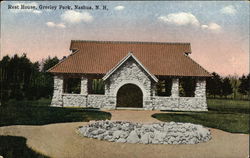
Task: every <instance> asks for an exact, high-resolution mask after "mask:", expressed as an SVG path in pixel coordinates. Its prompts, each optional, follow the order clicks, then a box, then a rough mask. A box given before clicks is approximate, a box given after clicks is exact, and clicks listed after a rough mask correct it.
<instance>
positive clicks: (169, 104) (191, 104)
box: [152, 96, 207, 111]
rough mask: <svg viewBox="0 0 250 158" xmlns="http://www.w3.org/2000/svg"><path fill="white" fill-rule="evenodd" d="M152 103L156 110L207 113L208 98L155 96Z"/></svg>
mask: <svg viewBox="0 0 250 158" xmlns="http://www.w3.org/2000/svg"><path fill="white" fill-rule="evenodd" d="M152 102H153V104H152V109H154V110H177V111H207V103H206V98H195V97H178V98H173V97H162V96H155V97H152Z"/></svg>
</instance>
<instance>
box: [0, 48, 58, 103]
mask: <svg viewBox="0 0 250 158" xmlns="http://www.w3.org/2000/svg"><path fill="white" fill-rule="evenodd" d="M58 62H59V60H58V58H57V57H54V58H50V57H49V58H47V59H46V60H45V62H44V63H42V64H43V67H42V69H41V71H40V64H39V62H34V63H33V62H31V61H30V60H29V58H28V57H27V56H26V54H25V53H23V54H22V55H21V56H19V55H17V54H15V55H14V56H12V57H9V56H8V55H7V56H4V57H3V58H2V60H1V61H0V75H1V76H0V83H1V91H0V96H1V103H2V104H4V102H6V101H7V100H8V99H17V100H21V99H38V98H40V97H49V96H51V95H52V92H53V77H52V74H49V73H48V72H46V70H48V69H49V68H50V67H52V66H54V65H55V64H57V63H58Z"/></svg>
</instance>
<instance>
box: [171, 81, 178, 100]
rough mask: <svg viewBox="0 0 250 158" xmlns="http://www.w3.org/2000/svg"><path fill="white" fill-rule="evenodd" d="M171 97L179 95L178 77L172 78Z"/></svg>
mask: <svg viewBox="0 0 250 158" xmlns="http://www.w3.org/2000/svg"><path fill="white" fill-rule="evenodd" d="M171 97H179V79H178V78H173V80H172V90H171Z"/></svg>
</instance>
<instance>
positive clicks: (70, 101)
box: [62, 94, 87, 107]
mask: <svg viewBox="0 0 250 158" xmlns="http://www.w3.org/2000/svg"><path fill="white" fill-rule="evenodd" d="M62 98H63V104H62V106H63V107H86V106H87V104H86V103H87V96H86V95H81V94H63V95H62Z"/></svg>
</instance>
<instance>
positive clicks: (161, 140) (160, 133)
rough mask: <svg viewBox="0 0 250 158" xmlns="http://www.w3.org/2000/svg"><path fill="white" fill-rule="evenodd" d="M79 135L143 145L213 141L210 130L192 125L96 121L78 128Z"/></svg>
mask: <svg viewBox="0 0 250 158" xmlns="http://www.w3.org/2000/svg"><path fill="white" fill-rule="evenodd" d="M77 133H78V134H80V135H83V136H85V137H90V138H95V139H99V140H107V141H112V142H122V143H126V142H128V143H143V144H151V143H152V144H197V143H200V142H206V141H209V140H210V139H211V133H210V131H209V129H206V128H204V127H203V126H201V125H195V124H191V123H175V122H170V123H168V122H165V123H164V122H163V123H154V124H140V123H131V122H122V121H114V122H113V121H94V122H92V123H90V124H88V125H87V126H81V127H79V128H78V131H77Z"/></svg>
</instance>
